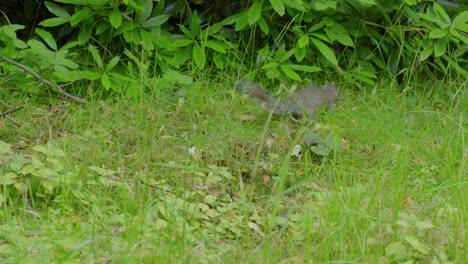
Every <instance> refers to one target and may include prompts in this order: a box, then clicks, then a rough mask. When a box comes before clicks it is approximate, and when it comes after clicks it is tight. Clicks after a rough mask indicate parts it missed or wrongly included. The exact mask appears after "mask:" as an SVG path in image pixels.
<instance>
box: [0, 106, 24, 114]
mask: <svg viewBox="0 0 468 264" xmlns="http://www.w3.org/2000/svg"><path fill="white" fill-rule="evenodd" d="M23 108H24V105H22V106H18V107H16V108H13V109H10V110H7V111H5V112H0V117H3V116H6V115H9V114H11V113H13V112H16V111H18V110H20V109H23Z"/></svg>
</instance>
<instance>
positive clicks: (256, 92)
mask: <svg viewBox="0 0 468 264" xmlns="http://www.w3.org/2000/svg"><path fill="white" fill-rule="evenodd" d="M236 87H237V89H239V90H240V91H242V93H244V94H245V95H247V96H248V97H250V98H253V99H255V100H256V101H257V102H259V103H260V104H261V105H262V106H263V107H265V108H266V109H267V110H268V111H271V112H273V113H275V114H291V113H293V111H294V109H292V106H291V105H290V104H289V102H288V101H285V100H282V99H280V98H275V97H273V96H271V94H270V93H269V92H268V91H267V90H265V89H263V88H261V87H260V86H258V85H257V84H255V83H253V82H249V81H239V82H238V83H237V85H236Z"/></svg>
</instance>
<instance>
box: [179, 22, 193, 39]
mask: <svg viewBox="0 0 468 264" xmlns="http://www.w3.org/2000/svg"><path fill="white" fill-rule="evenodd" d="M179 29H180V31H182V33H184V34H185V36H187V37H189V38H191V39H195V35H193V34H192V32H191V31H190V30H188V29H187V28H186V27H185V26H184V25H179Z"/></svg>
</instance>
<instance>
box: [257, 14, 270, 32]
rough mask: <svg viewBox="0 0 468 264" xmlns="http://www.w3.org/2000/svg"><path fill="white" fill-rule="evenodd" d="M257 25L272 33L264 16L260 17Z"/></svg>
mask: <svg viewBox="0 0 468 264" xmlns="http://www.w3.org/2000/svg"><path fill="white" fill-rule="evenodd" d="M257 25H258V26H259V27H260V29H261V30H262V31H263V33H265V34H266V35H268V34H269V33H270V28H269V27H268V24H267V23H266V21H265V19H264V18H263V17H260V19H259V20H258V21H257Z"/></svg>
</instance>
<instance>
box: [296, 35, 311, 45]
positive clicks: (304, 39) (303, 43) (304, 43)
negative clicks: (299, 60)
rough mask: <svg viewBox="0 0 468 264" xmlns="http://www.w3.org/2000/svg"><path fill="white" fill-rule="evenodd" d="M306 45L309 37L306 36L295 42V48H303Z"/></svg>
mask: <svg viewBox="0 0 468 264" xmlns="http://www.w3.org/2000/svg"><path fill="white" fill-rule="evenodd" d="M307 45H309V36H307V35H302V36H301V37H300V38H299V40H298V41H297V46H298V47H299V48H304V47H306V46H307Z"/></svg>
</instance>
